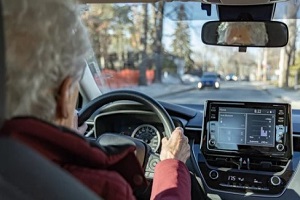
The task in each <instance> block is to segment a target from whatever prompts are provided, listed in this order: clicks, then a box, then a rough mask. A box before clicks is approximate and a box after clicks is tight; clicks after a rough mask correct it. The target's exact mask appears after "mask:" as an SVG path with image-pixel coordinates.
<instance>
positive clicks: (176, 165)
mask: <svg viewBox="0 0 300 200" xmlns="http://www.w3.org/2000/svg"><path fill="white" fill-rule="evenodd" d="M161 199H163V200H181V199H182V200H190V199H191V178H190V173H189V170H188V168H187V167H186V165H185V164H184V163H183V162H181V161H179V160H175V159H168V160H164V161H161V162H160V163H158V164H157V165H156V167H155V173H154V179H153V186H152V192H151V200H161Z"/></svg>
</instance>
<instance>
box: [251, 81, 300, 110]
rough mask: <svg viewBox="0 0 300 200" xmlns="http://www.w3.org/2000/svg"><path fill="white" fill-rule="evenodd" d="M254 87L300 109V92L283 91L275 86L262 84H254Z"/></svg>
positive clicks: (293, 90) (292, 90)
mask: <svg viewBox="0 0 300 200" xmlns="http://www.w3.org/2000/svg"><path fill="white" fill-rule="evenodd" d="M253 84H254V85H256V86H257V87H259V88H260V89H262V90H265V91H266V92H267V93H269V94H270V95H272V96H274V97H276V98H280V99H282V101H283V102H286V103H290V104H291V105H292V107H296V108H300V90H299V89H298V90H295V89H283V88H278V87H276V86H274V85H265V84H264V83H261V82H254V83H253Z"/></svg>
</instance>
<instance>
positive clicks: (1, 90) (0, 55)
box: [0, 1, 6, 128]
mask: <svg viewBox="0 0 300 200" xmlns="http://www.w3.org/2000/svg"><path fill="white" fill-rule="evenodd" d="M2 12H3V11H2V1H0V128H1V127H2V124H3V121H4V118H5V98H6V96H5V90H6V87H5V74H6V68H5V43H4V39H5V38H4V26H3V15H2Z"/></svg>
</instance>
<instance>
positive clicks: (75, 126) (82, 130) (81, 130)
mask: <svg viewBox="0 0 300 200" xmlns="http://www.w3.org/2000/svg"><path fill="white" fill-rule="evenodd" d="M87 128H88V126H87V124H86V123H83V124H82V125H81V126H79V127H78V111H77V110H75V111H74V117H73V129H74V130H75V131H76V132H77V133H79V134H80V135H84V133H85V131H86V130H87Z"/></svg>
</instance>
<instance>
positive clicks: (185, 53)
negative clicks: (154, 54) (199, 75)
mask: <svg viewBox="0 0 300 200" xmlns="http://www.w3.org/2000/svg"><path fill="white" fill-rule="evenodd" d="M177 18H178V22H177V23H176V28H175V32H174V34H173V37H174V40H173V43H172V48H173V54H174V55H176V56H178V57H180V58H183V59H184V60H185V67H186V68H187V69H190V68H192V67H193V65H194V61H193V59H192V58H191V55H192V49H191V48H190V32H189V26H188V24H187V23H183V22H182V21H184V20H186V18H187V17H186V13H185V8H184V4H181V6H180V7H179V10H178V17H177Z"/></svg>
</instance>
